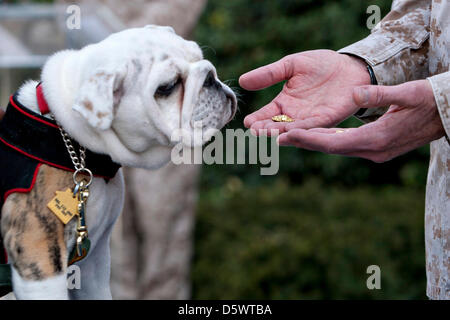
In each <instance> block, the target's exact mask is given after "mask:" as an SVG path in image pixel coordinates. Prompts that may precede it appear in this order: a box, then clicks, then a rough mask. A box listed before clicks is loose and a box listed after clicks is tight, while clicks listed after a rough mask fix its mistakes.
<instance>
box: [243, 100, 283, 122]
mask: <svg viewBox="0 0 450 320" xmlns="http://www.w3.org/2000/svg"><path fill="white" fill-rule="evenodd" d="M280 113H281V110H280V108H279V107H278V105H277V104H276V103H275V102H273V101H272V102H271V103H269V104H268V105H266V106H264V107H262V108H261V109H259V110H257V111H255V112H253V113H251V114H249V115H248V116H246V117H245V119H244V125H245V127H246V128H250V127H252V125H253V124H254V123H255V122H256V121H261V120H269V119H271V118H272V117H273V116H276V115H279V114H280Z"/></svg>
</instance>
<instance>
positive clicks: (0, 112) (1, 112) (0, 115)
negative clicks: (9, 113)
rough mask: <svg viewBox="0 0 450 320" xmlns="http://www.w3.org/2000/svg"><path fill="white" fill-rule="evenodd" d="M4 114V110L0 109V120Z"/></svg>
mask: <svg viewBox="0 0 450 320" xmlns="http://www.w3.org/2000/svg"><path fill="white" fill-rule="evenodd" d="M4 115H5V111H3V110H2V109H0V120H2V119H3V116H4Z"/></svg>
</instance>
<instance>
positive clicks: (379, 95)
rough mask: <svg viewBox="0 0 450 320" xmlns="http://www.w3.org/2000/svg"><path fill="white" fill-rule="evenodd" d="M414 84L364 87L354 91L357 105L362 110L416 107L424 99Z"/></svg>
mask: <svg viewBox="0 0 450 320" xmlns="http://www.w3.org/2000/svg"><path fill="white" fill-rule="evenodd" d="M419 95H420V92H419V90H417V88H416V84H414V83H413V82H409V83H404V84H401V85H397V86H362V87H357V88H355V89H354V90H353V100H354V102H355V104H356V105H357V106H359V107H362V108H376V107H386V106H390V105H393V104H395V105H400V106H404V107H407V106H416V105H417V104H418V103H420V101H422V97H420V96H419Z"/></svg>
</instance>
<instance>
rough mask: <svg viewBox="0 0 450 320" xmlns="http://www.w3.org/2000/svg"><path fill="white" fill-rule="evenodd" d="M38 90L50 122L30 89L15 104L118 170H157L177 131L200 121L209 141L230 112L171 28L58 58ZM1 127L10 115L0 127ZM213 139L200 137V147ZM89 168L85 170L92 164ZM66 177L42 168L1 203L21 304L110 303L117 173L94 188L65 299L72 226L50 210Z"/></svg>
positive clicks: (125, 35) (210, 75)
mask: <svg viewBox="0 0 450 320" xmlns="http://www.w3.org/2000/svg"><path fill="white" fill-rule="evenodd" d="M41 81H42V85H41V86H42V92H43V96H44V98H45V100H46V103H47V104H48V108H49V109H50V113H49V114H48V115H46V116H45V117H44V116H42V115H41V113H40V108H39V105H38V104H39V103H38V102H39V101H38V100H39V99H38V98H37V96H36V87H37V82H34V81H30V82H27V83H25V84H24V85H23V86H22V87H21V88H20V90H19V91H18V93H17V94H16V95H15V98H16V100H17V102H16V104H20V105H22V106H25V107H26V108H28V109H29V110H31V112H33V113H35V114H38V115H41V116H40V117H36V116H35V117H34V118H37V119H38V120H42V119H48V120H49V123H50V120H51V118H50V115H53V116H54V119H55V120H56V122H55V123H57V124H58V125H60V126H61V127H62V128H63V129H64V130H65V131H66V132H67V134H68V135H69V136H70V137H71V138H72V139H73V140H74V141H76V142H77V143H79V144H80V145H81V146H84V147H85V148H86V149H87V150H88V151H89V152H91V153H92V154H102V155H107V156H109V157H110V158H111V159H112V161H113V162H115V163H118V164H120V165H125V166H133V167H143V168H148V169H156V168H159V167H161V166H162V165H164V164H165V163H167V162H168V161H169V160H170V155H171V151H172V148H173V147H174V145H175V144H176V143H178V141H172V140H171V136H172V133H173V132H174V131H175V130H179V129H182V130H184V131H185V132H189V134H192V135H193V134H194V133H193V132H194V127H195V125H194V123H198V121H201V123H202V129H203V132H210V131H211V132H213V131H214V130H217V129H220V128H222V127H223V126H224V125H225V124H226V123H228V122H229V121H230V120H231V119H232V118H233V116H234V114H235V111H236V107H237V103H236V97H235V95H234V94H233V92H232V90H231V89H230V88H229V87H227V86H226V85H224V84H223V83H222V82H221V81H219V80H218V78H217V75H216V70H215V68H214V66H213V65H212V64H211V63H210V62H209V61H207V60H204V59H203V55H202V52H201V50H200V48H199V46H198V45H197V44H196V43H195V42H192V41H186V40H184V39H183V38H181V37H179V36H178V35H176V34H175V32H174V31H173V29H172V28H170V27H158V26H147V27H145V28H136V29H129V30H125V31H123V32H119V33H116V34H113V35H111V36H109V37H108V38H106V39H105V40H103V41H101V42H100V43H97V44H93V45H89V46H87V47H85V48H83V49H81V50H66V51H61V52H58V53H56V54H54V55H53V56H52V57H51V58H50V59H49V60H48V62H47V63H46V64H45V65H44V67H43V71H42V77H41ZM9 108H12V107H11V105H10V106H9V107H8V109H9ZM15 108H18V107H17V106H16V107H15ZM22 111H23V110H22ZM22 111H21V112H22ZM22 113H23V112H22ZM7 117H8V110H7V114H6V116H5V120H4V121H6V118H7ZM41 122H45V121H41ZM36 134H38V133H36ZM210 137H211V134H205V135H204V136H203V138H202V143H205V142H207V140H209V139H210ZM59 138H61V136H60V137H59ZM61 139H62V138H61ZM2 141H3V140H2ZM5 143H7V142H5ZM43 145H44V146H45V143H44V144H43ZM48 148H50V149H51V148H52V146H51V145H48ZM41 151H42V150H41ZM60 151H61V152H66V151H65V150H60ZM30 161H31V160H30ZM86 162H87V167H88V169H89V154H88V155H87V158H86ZM100 167H101V166H100ZM72 175H73V172H69V171H67V170H62V169H60V168H59V167H55V166H52V165H51V162H50V161H48V162H45V161H43V162H42V163H41V162H40V163H39V165H38V166H37V169H36V173H35V176H34V179H33V185H32V187H30V188H29V189H28V190H26V191H27V192H23V190H22V192H10V194H8V197H7V198H6V199H5V202H4V205H3V208H2V218H1V231H2V236H3V239H4V245H5V249H6V252H7V255H8V259H9V260H8V262H9V263H10V265H11V269H12V271H11V272H12V283H13V291H14V294H15V296H16V297H17V298H18V299H68V298H74V299H110V298H111V292H110V285H109V281H110V249H109V240H110V235H111V231H112V228H113V225H114V223H115V221H116V219H117V217H118V216H119V214H120V213H121V210H122V205H123V197H124V181H123V176H122V172H121V170H119V171H117V174H115V176H114V177H110V179H104V178H102V177H101V176H94V178H93V180H92V184H91V186H90V197H89V200H88V202H87V210H86V219H87V226H88V228H89V239H90V241H91V248H90V251H89V253H88V255H87V256H86V258H84V259H83V260H81V261H78V262H76V264H77V265H78V266H79V267H80V270H81V289H80V290H68V289H67V275H66V272H67V268H68V255H69V253H70V252H71V251H72V250H73V248H74V244H75V238H76V225H77V222H76V220H77V219H72V220H71V221H70V222H69V223H67V224H66V225H64V224H63V223H62V222H61V221H60V220H59V219H58V218H57V217H56V215H55V214H54V213H53V212H52V211H50V210H49V209H48V208H47V203H48V202H49V201H50V200H51V199H52V198H53V197H54V196H55V192H56V191H58V190H65V189H66V188H73V186H74V183H73V177H72ZM94 175H95V172H94ZM162 187H163V186H162ZM19 191H20V190H19Z"/></svg>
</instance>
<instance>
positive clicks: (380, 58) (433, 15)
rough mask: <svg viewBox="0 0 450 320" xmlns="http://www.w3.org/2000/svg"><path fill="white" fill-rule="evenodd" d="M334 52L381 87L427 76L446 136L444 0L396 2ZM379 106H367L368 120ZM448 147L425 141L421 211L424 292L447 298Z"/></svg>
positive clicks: (448, 19) (447, 11)
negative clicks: (365, 67) (353, 59)
mask: <svg viewBox="0 0 450 320" xmlns="http://www.w3.org/2000/svg"><path fill="white" fill-rule="evenodd" d="M339 52H342V53H350V54H354V55H356V56H359V57H361V58H363V59H365V60H366V62H367V63H368V64H370V65H371V66H372V68H373V70H374V72H375V75H376V77H377V80H378V83H379V84H381V85H395V84H400V83H403V82H407V81H411V80H419V79H425V78H427V79H428V80H429V81H430V82H431V85H432V88H433V91H434V96H435V99H436V102H437V106H438V109H439V113H440V116H441V119H442V123H443V125H444V128H445V131H446V134H447V136H450V72H449V62H450V57H449V56H450V0H397V1H394V2H393V4H392V10H391V12H389V14H388V15H387V16H386V17H385V18H384V19H383V20H382V21H381V23H379V24H378V25H377V26H376V27H375V28H374V29H373V30H372V33H371V35H369V36H368V37H367V38H365V39H363V40H361V41H359V42H357V43H355V44H352V45H350V46H348V47H346V48H344V49H341V50H340V51H339ZM384 111H385V109H368V110H367V111H366V113H364V114H363V115H362V116H360V118H361V120H369V121H370V120H373V119H374V118H376V116H379V115H380V114H381V113H382V112H384ZM449 201H450V145H449V143H448V142H447V140H446V138H445V137H443V138H441V139H439V140H436V141H433V142H432V143H431V159H430V167H429V172H428V182H427V191H426V212H425V245H426V272H427V295H428V297H429V298H431V299H450V203H449Z"/></svg>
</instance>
